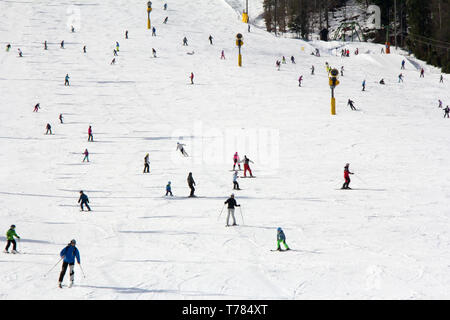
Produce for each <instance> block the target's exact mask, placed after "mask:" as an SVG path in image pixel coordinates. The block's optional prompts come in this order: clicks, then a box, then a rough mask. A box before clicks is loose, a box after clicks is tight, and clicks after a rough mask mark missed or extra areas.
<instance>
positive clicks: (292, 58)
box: [291, 56, 295, 64]
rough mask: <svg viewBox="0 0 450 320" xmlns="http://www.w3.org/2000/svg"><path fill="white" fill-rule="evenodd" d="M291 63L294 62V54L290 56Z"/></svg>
mask: <svg viewBox="0 0 450 320" xmlns="http://www.w3.org/2000/svg"><path fill="white" fill-rule="evenodd" d="M291 63H292V64H295V58H294V56H291Z"/></svg>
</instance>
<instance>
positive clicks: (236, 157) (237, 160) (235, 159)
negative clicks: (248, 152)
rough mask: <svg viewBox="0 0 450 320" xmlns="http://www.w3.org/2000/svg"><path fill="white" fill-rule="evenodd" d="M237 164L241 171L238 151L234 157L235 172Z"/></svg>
mask: <svg viewBox="0 0 450 320" xmlns="http://www.w3.org/2000/svg"><path fill="white" fill-rule="evenodd" d="M236 164H237V165H238V166H239V170H241V164H240V163H239V155H238V153H237V151H236V152H235V153H234V156H233V170H234V169H235V168H236Z"/></svg>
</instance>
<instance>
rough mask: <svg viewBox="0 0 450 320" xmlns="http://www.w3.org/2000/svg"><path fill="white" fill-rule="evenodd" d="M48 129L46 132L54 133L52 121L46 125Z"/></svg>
mask: <svg viewBox="0 0 450 320" xmlns="http://www.w3.org/2000/svg"><path fill="white" fill-rule="evenodd" d="M45 128H46V129H47V131H46V132H45V134H49V133H50V134H53V133H52V126H51V125H50V123H47V126H46V127H45Z"/></svg>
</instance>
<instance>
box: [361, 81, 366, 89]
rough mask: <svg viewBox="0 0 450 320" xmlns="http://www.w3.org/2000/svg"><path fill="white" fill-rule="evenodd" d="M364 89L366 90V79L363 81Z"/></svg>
mask: <svg viewBox="0 0 450 320" xmlns="http://www.w3.org/2000/svg"><path fill="white" fill-rule="evenodd" d="M362 91H366V79H364V80H363V82H362Z"/></svg>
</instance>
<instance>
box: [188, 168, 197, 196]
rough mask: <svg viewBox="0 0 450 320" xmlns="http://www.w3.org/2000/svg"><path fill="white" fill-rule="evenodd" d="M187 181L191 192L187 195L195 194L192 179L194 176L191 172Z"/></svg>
mask: <svg viewBox="0 0 450 320" xmlns="http://www.w3.org/2000/svg"><path fill="white" fill-rule="evenodd" d="M187 183H188V186H189V188H190V189H191V194H190V195H189V197H195V195H194V191H195V188H194V186H195V181H194V178H193V177H192V172H189V175H188V177H187Z"/></svg>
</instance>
